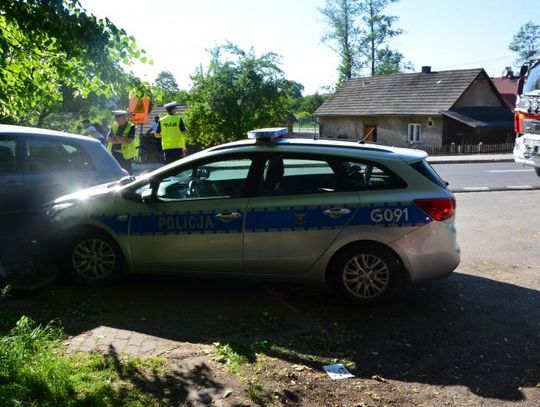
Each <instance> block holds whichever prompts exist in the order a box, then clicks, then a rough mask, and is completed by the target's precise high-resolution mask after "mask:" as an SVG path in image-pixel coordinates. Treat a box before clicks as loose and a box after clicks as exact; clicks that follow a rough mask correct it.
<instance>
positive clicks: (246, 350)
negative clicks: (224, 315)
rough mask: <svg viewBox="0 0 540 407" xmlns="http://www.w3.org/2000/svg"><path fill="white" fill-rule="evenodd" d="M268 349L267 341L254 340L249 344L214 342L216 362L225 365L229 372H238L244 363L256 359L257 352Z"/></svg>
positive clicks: (252, 361)
mask: <svg viewBox="0 0 540 407" xmlns="http://www.w3.org/2000/svg"><path fill="white" fill-rule="evenodd" d="M267 349H269V345H268V342H266V341H256V342H254V343H252V344H250V345H244V344H240V343H233V342H227V343H220V342H216V343H214V355H215V356H216V359H217V361H218V362H220V363H223V364H225V365H226V366H227V369H228V370H229V371H230V372H233V373H238V372H240V371H241V370H242V366H243V365H245V364H246V363H254V362H256V361H257V354H258V353H262V352H264V351H266V350H267Z"/></svg>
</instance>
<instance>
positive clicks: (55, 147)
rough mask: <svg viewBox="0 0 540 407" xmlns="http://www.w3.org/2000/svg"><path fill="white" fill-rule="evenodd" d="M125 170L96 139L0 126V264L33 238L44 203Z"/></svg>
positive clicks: (116, 176)
mask: <svg viewBox="0 0 540 407" xmlns="http://www.w3.org/2000/svg"><path fill="white" fill-rule="evenodd" d="M125 175H127V172H126V171H125V170H123V169H122V168H121V167H120V165H119V164H118V163H117V162H116V160H115V159H114V158H113V157H112V156H111V155H110V154H109V153H108V152H107V150H106V149H105V148H104V147H103V145H102V144H101V143H100V142H99V141H98V140H95V139H93V138H90V137H84V136H78V135H74V134H68V133H63V132H60V131H52V130H43V129H37V128H31V127H22V126H9V125H0V263H1V262H2V260H4V262H8V263H10V262H12V261H13V260H12V259H13V257H14V256H15V255H14V252H15V251H17V250H19V249H20V242H21V241H24V240H28V239H30V240H31V239H33V236H32V233H34V232H35V230H34V229H35V227H34V226H36V224H37V219H36V218H37V217H36V214H38V213H39V211H40V210H41V208H42V206H43V204H44V203H46V202H48V201H51V200H53V199H55V198H57V197H59V196H61V195H65V194H66V193H70V192H74V191H77V190H78V189H82V188H87V187H90V186H92V185H97V184H103V183H106V182H109V181H114V180H117V179H119V178H121V177H123V176H125ZM6 257H8V259H7V260H6Z"/></svg>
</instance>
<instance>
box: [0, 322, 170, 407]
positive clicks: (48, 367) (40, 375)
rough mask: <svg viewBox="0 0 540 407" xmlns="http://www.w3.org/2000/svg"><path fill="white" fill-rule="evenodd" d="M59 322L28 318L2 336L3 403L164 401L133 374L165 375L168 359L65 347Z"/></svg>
mask: <svg viewBox="0 0 540 407" xmlns="http://www.w3.org/2000/svg"><path fill="white" fill-rule="evenodd" d="M63 339H64V334H63V331H62V329H61V328H60V327H59V326H58V324H55V323H50V324H48V325H46V326H42V325H38V324H36V323H35V322H34V321H32V320H31V319H30V318H28V317H22V318H20V319H19V320H18V321H17V323H16V325H15V327H14V328H13V329H12V330H11V331H10V332H9V333H8V334H7V335H4V336H3V337H0V405H1V406H5V407H10V406H21V405H24V406H31V407H33V406H36V407H37V406H40V407H41V406H43V407H48V406H77V407H78V406H97V407H99V406H158V405H160V403H159V401H157V400H156V399H154V398H152V397H151V396H150V395H148V394H145V393H143V392H141V391H140V389H138V388H137V387H136V386H135V385H134V384H133V383H132V381H130V377H135V376H136V377H141V375H142V376H144V375H145V374H148V375H152V374H153V375H158V376H159V375H160V374H162V372H163V369H164V363H165V361H164V360H163V359H158V358H154V359H148V360H141V359H129V360H126V361H124V360H121V359H120V358H118V357H116V356H115V355H101V354H89V355H88V354H72V355H65V354H64V353H63V351H62V341H63Z"/></svg>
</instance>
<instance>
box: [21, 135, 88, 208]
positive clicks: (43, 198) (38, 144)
mask: <svg viewBox="0 0 540 407" xmlns="http://www.w3.org/2000/svg"><path fill="white" fill-rule="evenodd" d="M24 150H25V154H24V159H25V165H24V167H25V183H26V186H27V191H28V194H27V199H26V209H27V210H29V211H38V210H39V209H41V207H42V206H43V204H44V203H46V202H48V201H51V200H53V199H55V198H57V197H59V196H61V195H65V194H67V193H71V192H74V191H76V190H78V189H82V188H85V187H88V186H90V185H91V184H92V182H91V181H92V180H95V179H96V168H95V166H94V163H93V162H92V159H91V158H90V156H89V155H88V153H87V152H86V151H85V150H84V148H83V147H82V146H81V145H80V144H79V143H77V142H76V141H71V140H68V139H65V138H60V137H43V136H33V135H28V136H26V137H25V147H24Z"/></svg>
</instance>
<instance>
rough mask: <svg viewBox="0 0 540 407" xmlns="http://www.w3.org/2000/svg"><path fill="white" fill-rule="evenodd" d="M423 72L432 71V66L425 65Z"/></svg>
mask: <svg viewBox="0 0 540 407" xmlns="http://www.w3.org/2000/svg"><path fill="white" fill-rule="evenodd" d="M422 73H431V66H423V67H422Z"/></svg>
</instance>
